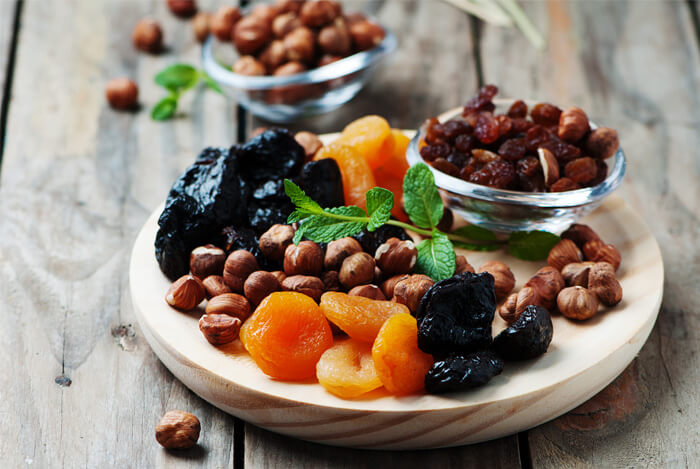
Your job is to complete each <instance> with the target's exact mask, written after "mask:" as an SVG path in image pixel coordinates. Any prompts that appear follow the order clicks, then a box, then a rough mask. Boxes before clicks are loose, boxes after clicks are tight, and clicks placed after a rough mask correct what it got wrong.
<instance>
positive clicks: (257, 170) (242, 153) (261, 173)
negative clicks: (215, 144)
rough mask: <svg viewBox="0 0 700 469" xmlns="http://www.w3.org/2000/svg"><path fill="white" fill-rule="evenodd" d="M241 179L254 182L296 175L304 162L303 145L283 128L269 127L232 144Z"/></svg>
mask: <svg viewBox="0 0 700 469" xmlns="http://www.w3.org/2000/svg"><path fill="white" fill-rule="evenodd" d="M234 151H235V153H236V156H237V158H238V161H239V164H240V170H241V174H242V176H243V178H244V179H246V180H247V181H250V182H252V183H253V184H255V185H257V184H260V183H262V182H264V181H267V180H269V179H283V178H287V177H292V176H295V175H296V174H297V173H298V172H299V170H300V169H301V166H302V165H303V164H304V159H305V157H306V154H305V153H304V148H303V147H302V146H301V145H299V143H298V142H297V141H296V140H295V139H294V136H293V135H292V134H291V133H289V132H288V131H286V130H284V129H270V130H266V131H265V132H263V133H261V134H260V135H258V136H256V137H253V138H251V139H250V140H248V141H247V142H246V143H245V144H243V145H240V146H236V147H234Z"/></svg>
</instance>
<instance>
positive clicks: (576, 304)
mask: <svg viewBox="0 0 700 469" xmlns="http://www.w3.org/2000/svg"><path fill="white" fill-rule="evenodd" d="M557 307H558V308H559V312H560V313H561V314H563V315H564V316H566V317H567V318H569V319H578V320H579V321H583V320H584V319H588V318H590V317H592V316H593V315H595V313H597V312H598V298H596V296H595V295H594V294H593V293H591V292H589V291H588V290H586V289H585V288H583V287H579V286H575V287H567V288H564V289H563V290H562V291H560V292H559V295H557Z"/></svg>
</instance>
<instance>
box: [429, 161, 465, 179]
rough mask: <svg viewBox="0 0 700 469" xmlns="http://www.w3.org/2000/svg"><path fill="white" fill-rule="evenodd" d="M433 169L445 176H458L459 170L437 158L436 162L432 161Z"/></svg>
mask: <svg viewBox="0 0 700 469" xmlns="http://www.w3.org/2000/svg"><path fill="white" fill-rule="evenodd" d="M433 168H435V169H437V170H438V171H442V172H443V173H445V174H449V175H450V176H454V177H458V176H459V168H458V167H457V166H455V165H453V164H452V163H450V162H449V161H447V160H446V159H445V158H438V159H437V160H435V161H433Z"/></svg>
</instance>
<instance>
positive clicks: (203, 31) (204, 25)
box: [192, 11, 212, 42]
mask: <svg viewBox="0 0 700 469" xmlns="http://www.w3.org/2000/svg"><path fill="white" fill-rule="evenodd" d="M211 18H212V15H211V14H209V13H206V12H204V11H200V12H199V13H197V14H196V15H195V16H194V18H192V31H193V32H194V37H195V39H197V41H199V42H204V41H205V39H206V38H207V36H208V35H209V31H210V29H209V24H210V22H211Z"/></svg>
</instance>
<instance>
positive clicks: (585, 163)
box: [564, 156, 598, 184]
mask: <svg viewBox="0 0 700 469" xmlns="http://www.w3.org/2000/svg"><path fill="white" fill-rule="evenodd" d="M597 174H598V166H597V165H596V164H595V160H594V159H593V158H591V157H590V156H585V157H583V158H577V159H575V160H573V161H570V162H568V163H567V164H566V166H565V167H564V176H566V177H567V178H569V179H571V180H572V181H574V182H576V183H578V184H584V183H586V182H588V181H591V180H592V179H593V178H595V177H596V175H597Z"/></svg>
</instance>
